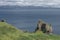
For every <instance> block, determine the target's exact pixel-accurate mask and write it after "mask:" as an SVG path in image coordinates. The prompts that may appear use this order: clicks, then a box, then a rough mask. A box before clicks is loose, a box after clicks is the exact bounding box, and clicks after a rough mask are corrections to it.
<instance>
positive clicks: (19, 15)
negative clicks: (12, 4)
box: [0, 7, 60, 34]
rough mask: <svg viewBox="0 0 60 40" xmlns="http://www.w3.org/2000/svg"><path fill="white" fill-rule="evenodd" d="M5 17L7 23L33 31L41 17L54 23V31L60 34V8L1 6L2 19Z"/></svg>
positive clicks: (0, 17) (0, 16)
mask: <svg viewBox="0 0 60 40" xmlns="http://www.w3.org/2000/svg"><path fill="white" fill-rule="evenodd" d="M1 19H5V20H6V21H7V23H9V24H11V25H13V26H15V27H16V28H18V29H20V30H23V31H28V32H33V31H35V28H36V27H37V22H38V20H39V19H42V20H43V21H45V22H47V23H48V24H52V28H53V33H54V34H60V9H52V8H51V9H50V8H48V9H47V8H32V7H31V8H16V9H14V8H13V9H10V8H2V7H1V8H0V20H1Z"/></svg>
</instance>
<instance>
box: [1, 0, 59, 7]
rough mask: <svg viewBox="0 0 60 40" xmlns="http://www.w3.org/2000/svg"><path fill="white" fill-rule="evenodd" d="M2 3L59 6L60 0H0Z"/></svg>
mask: <svg viewBox="0 0 60 40" xmlns="http://www.w3.org/2000/svg"><path fill="white" fill-rule="evenodd" d="M4 5H11V6H12V5H18V6H46V7H47V6H51V7H60V0H0V6H4Z"/></svg>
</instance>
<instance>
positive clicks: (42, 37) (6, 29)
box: [0, 22, 60, 40]
mask: <svg viewBox="0 0 60 40" xmlns="http://www.w3.org/2000/svg"><path fill="white" fill-rule="evenodd" d="M0 40H60V36H57V35H47V34H43V33H42V32H36V33H24V32H22V31H21V30H19V29H17V28H15V27H14V26H12V25H10V24H8V23H6V22H0Z"/></svg>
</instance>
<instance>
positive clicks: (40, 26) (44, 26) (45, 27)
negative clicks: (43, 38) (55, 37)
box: [35, 20, 52, 34]
mask: <svg viewBox="0 0 60 40" xmlns="http://www.w3.org/2000/svg"><path fill="white" fill-rule="evenodd" d="M36 31H42V32H43V33H48V34H50V33H52V26H51V24H48V23H46V22H44V21H42V20H39V21H38V23H37V28H36V29H35V32H36Z"/></svg>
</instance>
